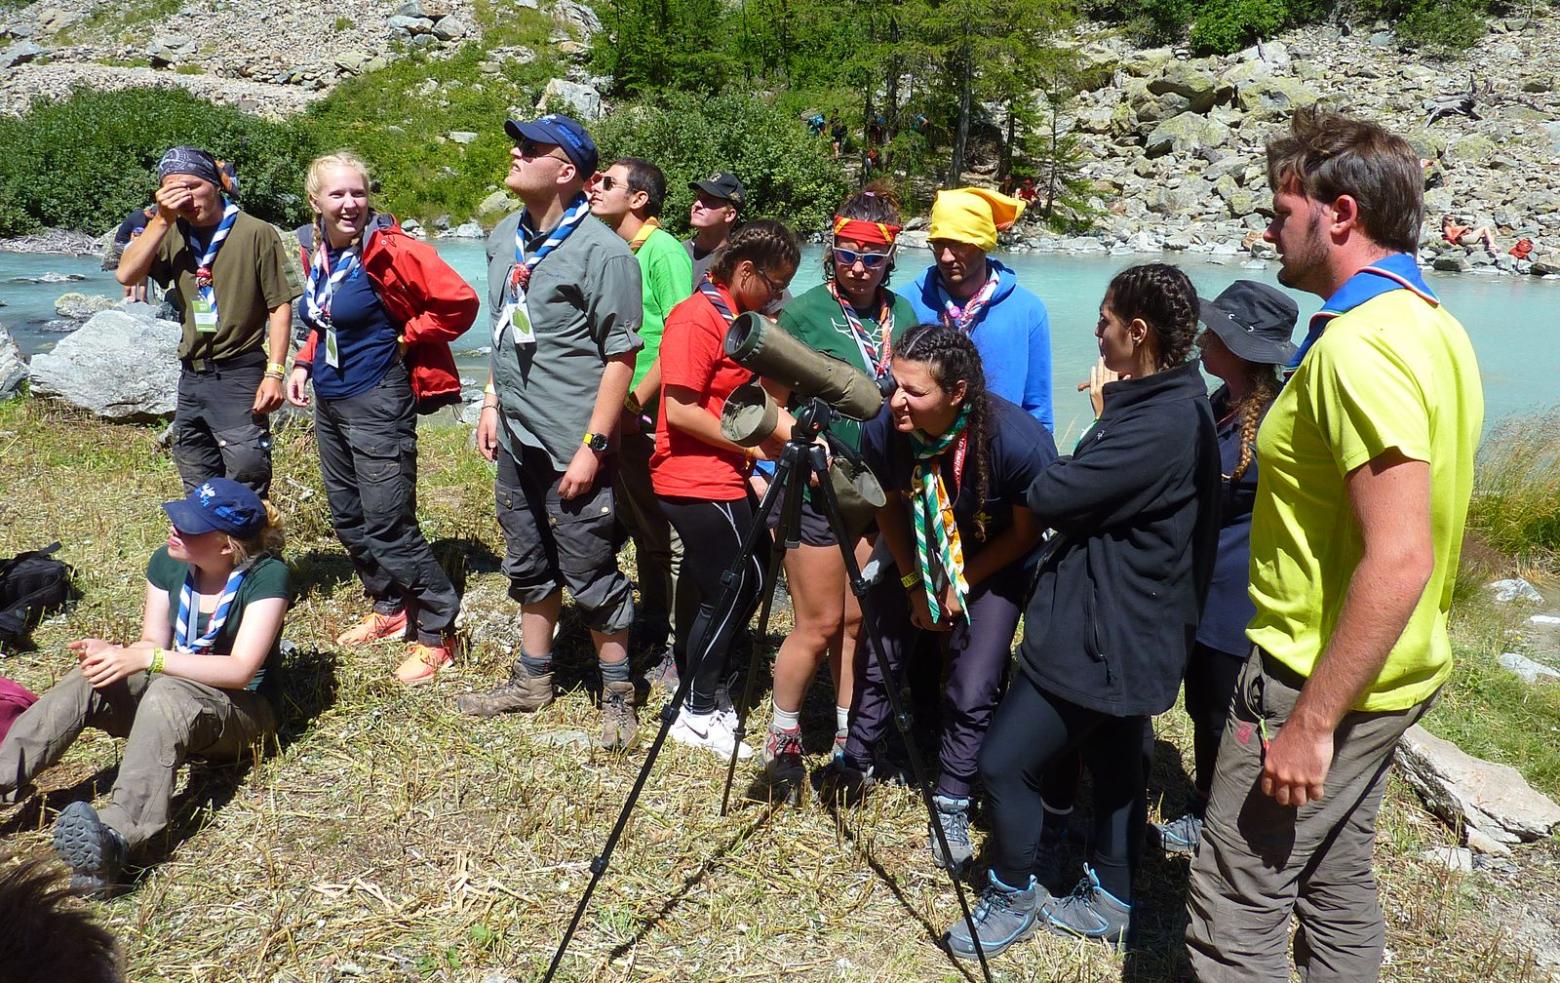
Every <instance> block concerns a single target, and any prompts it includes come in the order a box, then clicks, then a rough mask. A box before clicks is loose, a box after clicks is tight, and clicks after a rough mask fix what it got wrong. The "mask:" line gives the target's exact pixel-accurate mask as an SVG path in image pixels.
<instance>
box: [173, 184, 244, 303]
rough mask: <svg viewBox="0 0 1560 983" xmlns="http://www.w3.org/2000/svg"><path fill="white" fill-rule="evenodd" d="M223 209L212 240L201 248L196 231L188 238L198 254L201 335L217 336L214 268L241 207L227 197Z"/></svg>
mask: <svg viewBox="0 0 1560 983" xmlns="http://www.w3.org/2000/svg"><path fill="white" fill-rule="evenodd" d="M223 203H224V207H223V209H222V221H220V222H218V223H217V229H216V231H215V232H213V233H212V234H211V241H210V242H207V243H206V244H205V245H204V246H202V245H201V244H200V242H199V240H197V239H196V238H195V230H194V229H190V230H189V232H188V233H187V234H186V236H185V238H186V239H187V240H189V244H190V249H191V251H193V252H195V253H197V254H198V255H199V259H198V260H197V262H196V264H195V303H194V308H195V330H196V331H199V332H200V333H201V334H215V333H216V330H217V290H216V287H215V286H214V285H213V281H212V275H211V269H212V267H213V266H214V265H215V264H216V262H217V250H219V249H221V248H222V242H223V240H224V239H226V238H227V237H228V233H229V232H231V231H233V223H234V222H236V221H238V206H237V205H235V204H233V202H232V201H230V200H228V199H226V198H224V199H223Z"/></svg>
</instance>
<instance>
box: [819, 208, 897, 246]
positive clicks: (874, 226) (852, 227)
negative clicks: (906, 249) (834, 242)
mask: <svg viewBox="0 0 1560 983" xmlns="http://www.w3.org/2000/svg"><path fill="white" fill-rule="evenodd" d="M899 230H900V226H897V225H889V224H888V223H886V222H863V221H862V220H861V219H856V218H846V217H845V216H843V215H836V216H834V238H835V239H849V240H850V241H851V242H861V243H869V244H872V245H878V246H892V245H893V244H894V240H895V239H897V238H899Z"/></svg>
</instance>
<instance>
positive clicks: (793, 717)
mask: <svg viewBox="0 0 1560 983" xmlns="http://www.w3.org/2000/svg"><path fill="white" fill-rule="evenodd" d="M769 705H770V706H772V707H774V710H775V715H774V717H773V718H772V720H771V722H770V724H769V726H770V727H773V728H774V729H775V730H792V729H794V728H797V727H800V726H801V719H802V708H801V707H797V708H796V709H795V710H782V709H780V704H778V703H775V702H774V701H773V700H771V701H770V703H769Z"/></svg>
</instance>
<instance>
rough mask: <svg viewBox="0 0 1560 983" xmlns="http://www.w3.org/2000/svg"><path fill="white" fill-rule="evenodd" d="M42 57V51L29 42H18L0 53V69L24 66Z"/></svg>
mask: <svg viewBox="0 0 1560 983" xmlns="http://www.w3.org/2000/svg"><path fill="white" fill-rule="evenodd" d="M42 55H43V49H42V48H40V47H39V46H38V45H36V44H33V43H32V42H31V41H18V42H16V43H15V44H13V45H11V46H10V47H9V48H6V49H5V50H4V51H0V68H14V67H16V66H17V65H25V64H27V63H28V62H30V61H33V60H34V59H36V58H39V57H41V56H42Z"/></svg>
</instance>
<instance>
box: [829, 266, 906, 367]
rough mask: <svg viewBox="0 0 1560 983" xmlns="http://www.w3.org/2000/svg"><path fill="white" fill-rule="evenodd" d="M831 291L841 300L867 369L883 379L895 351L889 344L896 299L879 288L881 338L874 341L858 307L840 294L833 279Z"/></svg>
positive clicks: (846, 318)
mask: <svg viewBox="0 0 1560 983" xmlns="http://www.w3.org/2000/svg"><path fill="white" fill-rule="evenodd" d="M829 293H831V294H833V295H834V299H835V300H836V301H837V302H839V305H840V310H841V311H844V312H845V323H846V324H848V325H849V326H850V333H851V336H852V337H853V338H855V339H856V348H857V349H858V350H859V351H860V352H861V358H862V361H864V362H866V364H867V371H868V372H871V373H872V375H873V376H874V377H875V378H878V379H882V378H883V377H884V376H885V375H886V374H887V373H888V363H889V360H890V359H892V358H893V351H892V349H891V347H890V345H889V339H890V338H892V337H893V334H894V301H893V295H892V294H890V293H889V292H888V291H887V290H883V289H882V288H881V287H880V288H879V296H880V297H881V299H882V303H883V306H882V308H881V310H880V311H879V313H878V334H879V339H878V340H876V341H874V340H873V338H872V332H870V331H868V330H867V328H866V325H864V324H862V323H861V318H860V317H858V316H857V315H856V309H855V308H854V307H852V306H851V304H850V301H848V300H846V299H845V298H844V297H841V296H840V289H839V286H838V285H837V284H835V283H834V282H833V281H830V283H829Z"/></svg>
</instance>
